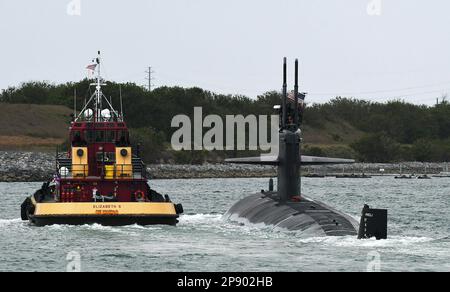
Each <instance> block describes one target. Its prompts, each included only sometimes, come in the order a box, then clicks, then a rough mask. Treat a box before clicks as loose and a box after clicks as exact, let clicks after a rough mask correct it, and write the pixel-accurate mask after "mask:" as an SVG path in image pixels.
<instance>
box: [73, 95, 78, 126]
mask: <svg viewBox="0 0 450 292" xmlns="http://www.w3.org/2000/svg"><path fill="white" fill-rule="evenodd" d="M73 118H74V119H76V118H77V88H74V90H73Z"/></svg>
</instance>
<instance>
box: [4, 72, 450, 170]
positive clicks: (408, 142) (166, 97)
mask: <svg viewBox="0 0 450 292" xmlns="http://www.w3.org/2000/svg"><path fill="white" fill-rule="evenodd" d="M90 82H91V81H90V80H87V79H85V80H82V81H80V82H69V83H64V84H51V83H47V82H27V83H23V84H21V85H20V86H17V87H9V88H8V89H5V90H2V92H1V94H0V102H5V103H24V104H43V105H47V104H51V105H64V106H67V107H69V108H73V107H74V101H73V99H74V94H75V93H76V96H77V98H76V99H77V104H78V107H80V106H81V105H82V104H83V103H84V101H85V99H86V98H88V97H89V96H90V95H91V94H92V93H93V90H94V89H91V88H90V87H89V83H90ZM103 92H104V94H105V95H106V96H107V97H108V98H111V99H112V101H113V103H114V104H115V105H116V107H118V106H117V105H119V96H120V94H121V95H122V98H123V107H124V112H125V119H126V121H127V124H128V126H129V127H130V128H131V129H132V134H133V136H135V139H136V140H138V141H140V142H142V144H144V145H146V148H147V151H146V153H148V154H147V156H146V159H147V160H148V161H149V162H155V161H158V160H159V159H161V158H163V159H165V160H175V162H179V163H201V162H203V161H205V160H213V161H214V160H217V161H220V160H221V159H223V158H224V157H227V156H235V155H244V154H249V153H236V152H220V151H218V152H217V151H214V152H212V153H206V152H198V151H194V152H180V153H173V152H171V151H170V150H169V147H168V145H169V143H170V138H171V135H172V133H173V131H175V130H176V129H173V128H171V120H172V118H173V117H174V116H176V115H179V114H185V115H188V116H191V117H192V116H193V111H194V107H202V108H203V114H204V115H209V114H216V115H219V116H222V117H225V116H226V115H237V114H242V115H244V116H246V115H250V114H255V115H271V114H273V113H274V111H273V105H275V104H279V103H280V99H281V96H280V93H279V92H275V91H271V92H267V93H265V94H263V95H260V96H258V97H257V98H256V99H251V98H249V97H246V96H243V95H223V94H216V93H213V92H210V91H207V90H203V89H201V88H197V87H193V88H182V87H159V88H156V89H154V90H153V91H148V90H146V89H145V88H143V87H141V86H138V85H136V84H134V83H122V84H118V83H114V82H108V83H107V85H106V86H105V87H104V88H103ZM78 109H79V108H78ZM304 122H305V124H306V125H307V126H310V127H312V128H313V129H314V128H315V129H319V128H324V127H326V124H327V123H330V122H331V123H342V122H346V123H349V124H350V125H352V126H353V127H354V128H356V129H358V130H359V131H362V132H363V133H364V135H363V137H361V138H360V139H358V140H357V141H354V142H353V143H352V144H350V145H349V146H350V147H351V148H352V149H353V151H352V153H349V154H348V155H347V156H353V157H350V158H357V159H359V160H360V161H365V162H397V161H429V162H432V161H449V160H450V104H449V103H448V102H447V101H446V100H445V99H444V100H442V102H441V103H439V104H436V105H434V106H425V105H414V104H410V103H407V102H405V101H402V100H395V101H390V102H387V103H379V102H370V101H365V100H357V99H353V98H345V97H336V98H334V99H332V100H331V101H329V102H327V103H324V104H308V106H307V107H306V109H305V114H304ZM310 149H311V148H310ZM312 149H313V152H314V153H313V154H317V151H318V149H317V147H314V148H312ZM319 152H320V151H319ZM306 154H308V153H306Z"/></svg>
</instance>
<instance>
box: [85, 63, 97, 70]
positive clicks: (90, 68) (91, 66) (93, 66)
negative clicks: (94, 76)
mask: <svg viewBox="0 0 450 292" xmlns="http://www.w3.org/2000/svg"><path fill="white" fill-rule="evenodd" d="M95 68H97V64H91V65H88V66H87V67H86V69H88V70H92V71H94V70H95Z"/></svg>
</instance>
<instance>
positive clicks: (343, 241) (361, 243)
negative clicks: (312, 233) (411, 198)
mask: <svg viewBox="0 0 450 292" xmlns="http://www.w3.org/2000/svg"><path fill="white" fill-rule="evenodd" d="M433 240H434V239H433V238H429V237H408V236H391V237H389V238H388V239H387V240H376V239H375V238H371V239H363V240H360V239H357V238H356V237H355V236H327V237H311V238H305V239H300V240H299V242H301V243H305V244H308V243H321V244H323V245H330V246H340V247H405V246H411V245H416V244H420V243H426V242H431V241H433Z"/></svg>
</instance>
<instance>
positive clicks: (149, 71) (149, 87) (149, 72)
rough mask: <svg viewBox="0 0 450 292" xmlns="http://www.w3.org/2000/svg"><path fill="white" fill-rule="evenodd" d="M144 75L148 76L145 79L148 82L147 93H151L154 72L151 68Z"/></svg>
mask: <svg viewBox="0 0 450 292" xmlns="http://www.w3.org/2000/svg"><path fill="white" fill-rule="evenodd" d="M145 73H147V74H148V76H147V78H145V79H146V80H147V81H148V91H152V81H153V80H154V78H153V76H152V75H153V73H155V71H153V70H152V67H148V71H145Z"/></svg>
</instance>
